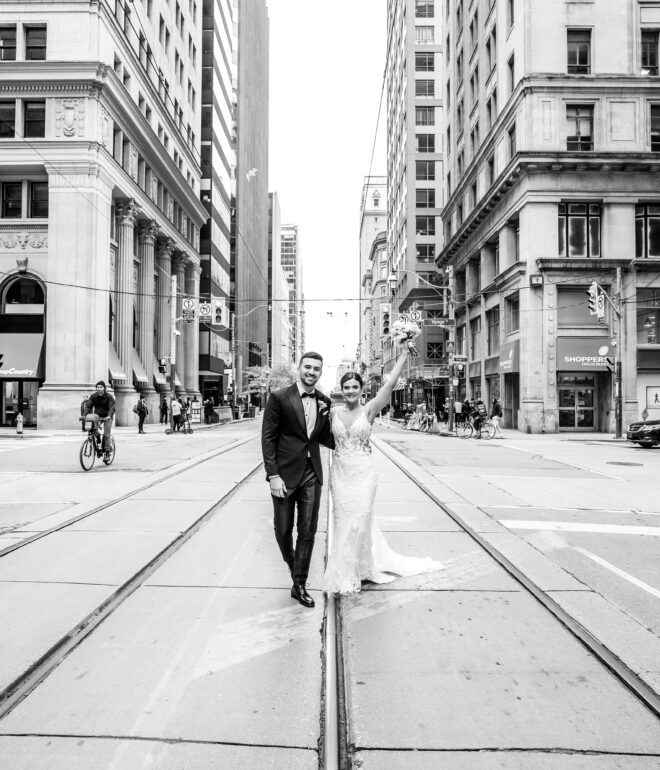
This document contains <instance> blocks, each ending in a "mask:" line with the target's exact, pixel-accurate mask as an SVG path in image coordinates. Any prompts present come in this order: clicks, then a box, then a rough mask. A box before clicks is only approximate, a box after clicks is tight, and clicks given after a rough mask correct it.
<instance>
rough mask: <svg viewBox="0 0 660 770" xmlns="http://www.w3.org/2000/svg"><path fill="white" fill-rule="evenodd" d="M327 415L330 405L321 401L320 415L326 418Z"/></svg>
mask: <svg viewBox="0 0 660 770" xmlns="http://www.w3.org/2000/svg"><path fill="white" fill-rule="evenodd" d="M327 413H328V405H327V404H326V403H325V401H319V415H320V416H321V417H325V415H326V414H327Z"/></svg>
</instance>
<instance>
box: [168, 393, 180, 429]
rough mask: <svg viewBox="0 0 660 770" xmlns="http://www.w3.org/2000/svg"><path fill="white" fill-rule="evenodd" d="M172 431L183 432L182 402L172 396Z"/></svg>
mask: <svg viewBox="0 0 660 770" xmlns="http://www.w3.org/2000/svg"><path fill="white" fill-rule="evenodd" d="M170 409H171V410H172V430H173V431H175V430H176V431H179V430H181V402H180V401H179V399H178V398H176V397H175V396H172V405H171V407H170Z"/></svg>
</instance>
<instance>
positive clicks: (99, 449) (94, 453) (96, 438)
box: [79, 417, 115, 471]
mask: <svg viewBox="0 0 660 770" xmlns="http://www.w3.org/2000/svg"><path fill="white" fill-rule="evenodd" d="M107 419H108V418H107V417H105V418H102V419H100V420H99V421H98V425H99V426H100V425H101V423H103V422H104V421H105V420H107ZM80 421H81V422H82V423H83V429H84V430H86V431H87V438H86V439H85V440H84V441H83V442H82V444H81V446H80V455H79V456H80V465H81V466H82V469H83V470H84V471H91V470H92V468H93V467H94V463H95V462H96V458H97V457H98V458H100V459H102V460H103V463H104V464H105V465H112V463H113V462H114V459H115V440H114V438H113V437H112V436H110V450H109V451H108V452H105V451H104V450H103V436H102V434H101V432H100V431H99V430H97V428H96V426H95V425H94V422H93V421H92V420H88V419H87V418H85V417H80ZM88 423H89V428H88V427H87V424H88Z"/></svg>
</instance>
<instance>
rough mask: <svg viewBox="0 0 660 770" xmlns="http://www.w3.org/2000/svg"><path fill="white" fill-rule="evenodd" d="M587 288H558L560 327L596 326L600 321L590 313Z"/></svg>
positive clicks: (558, 319)
mask: <svg viewBox="0 0 660 770" xmlns="http://www.w3.org/2000/svg"><path fill="white" fill-rule="evenodd" d="M586 295H587V286H586V285H585V286H580V287H576V286H571V287H570V288H568V287H561V286H559V287H557V325H558V326H564V327H566V326H596V325H597V324H598V319H597V318H596V316H595V315H591V314H590V313H589V306H588V304H587V296H586Z"/></svg>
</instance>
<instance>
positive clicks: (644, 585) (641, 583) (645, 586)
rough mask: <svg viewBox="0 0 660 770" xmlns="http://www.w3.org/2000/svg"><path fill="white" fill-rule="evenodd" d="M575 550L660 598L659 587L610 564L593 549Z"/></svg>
mask: <svg viewBox="0 0 660 770" xmlns="http://www.w3.org/2000/svg"><path fill="white" fill-rule="evenodd" d="M575 550H576V551H579V552H580V553H581V554H582V555H583V556H586V557H587V558H588V559H591V560H592V561H595V562H596V564H600V565H601V567H605V568H606V569H608V570H610V572H613V573H614V574H615V575H618V576H619V577H621V578H623V579H624V580H627V581H628V582H629V583H632V584H633V585H634V586H637V588H641V589H642V590H643V591H646V592H647V593H649V594H651V595H652V596H655V597H656V598H657V599H660V591H658V589H657V588H653V586H650V585H649V584H648V583H645V582H644V581H643V580H640V579H639V578H636V577H635V576H634V575H631V574H630V573H629V572H624V570H622V569H620V568H619V567H615V566H614V564H610V562H609V561H605V559H601V558H600V556H596V554H595V553H591V551H587V549H586V548H576V549H575Z"/></svg>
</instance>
